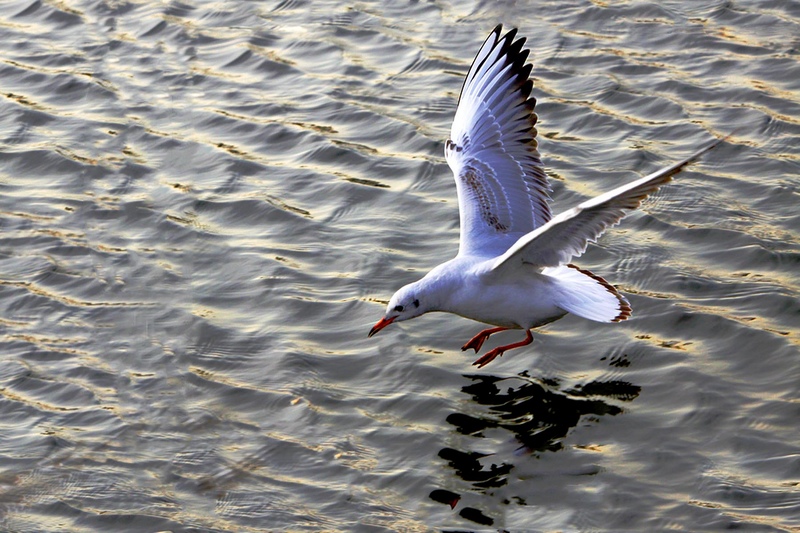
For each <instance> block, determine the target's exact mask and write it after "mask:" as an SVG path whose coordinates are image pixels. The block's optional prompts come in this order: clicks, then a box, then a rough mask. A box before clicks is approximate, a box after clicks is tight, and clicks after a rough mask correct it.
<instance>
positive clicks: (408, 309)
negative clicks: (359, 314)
mask: <svg viewBox="0 0 800 533" xmlns="http://www.w3.org/2000/svg"><path fill="white" fill-rule="evenodd" d="M417 285H418V284H417V283H411V284H409V285H406V286H405V287H403V288H402V289H400V290H399V291H397V292H396V293H394V296H392V299H391V300H389V305H387V306H386V314H384V315H383V318H381V319H380V320H378V323H377V324H375V325H374V326H373V327H372V329H371V330H369V336H370V337H372V336H373V335H375V334H376V333H378V332H379V331H380V330H382V329H383V328H385V327H386V326H388V325H389V324H391V323H392V322H402V321H403V320H408V319H410V318H416V317H418V316H419V315H421V314H423V313H426V312H427V311H428V309H427V307H426V306H425V302H424V301H423V299H422V298H421V296H420V295H419V294H418V293H419V291H418V290H417V289H418V287H417Z"/></svg>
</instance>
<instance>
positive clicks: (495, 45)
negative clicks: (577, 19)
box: [445, 26, 551, 255]
mask: <svg viewBox="0 0 800 533" xmlns="http://www.w3.org/2000/svg"><path fill="white" fill-rule="evenodd" d="M501 32H502V26H497V27H496V28H495V29H494V31H493V32H492V33H491V34H490V35H489V37H488V38H487V39H486V41H485V42H484V43H483V46H482V47H481V49H480V51H479V52H478V55H477V56H476V57H475V60H474V61H473V63H472V66H471V67H470V69H469V73H468V74H467V77H466V79H465V80H464V86H463V87H462V89H461V97H460V98H459V101H458V109H457V110H456V116H455V119H454V120H453V127H452V130H451V132H450V139H449V140H448V141H447V143H446V145H445V157H446V158H447V163H448V164H449V165H450V168H451V169H452V170H453V174H454V175H455V180H456V187H457V189H458V204H459V210H460V217H461V243H460V251H459V253H461V254H464V253H471V254H479V255H487V254H493V255H497V254H500V253H502V252H503V251H505V250H507V249H508V247H509V246H511V244H513V243H514V242H515V241H516V240H517V239H518V238H519V237H520V236H521V235H524V234H526V233H528V232H530V231H532V230H534V229H536V228H538V227H541V226H542V225H544V224H545V223H546V222H547V221H549V220H550V218H551V214H550V207H549V205H548V202H549V201H550V197H549V195H548V193H549V191H550V186H549V185H548V183H547V176H546V174H545V172H544V168H543V165H542V161H541V159H540V158H539V152H538V151H537V150H536V147H537V143H536V128H535V124H536V119H537V117H536V115H535V114H534V113H533V109H534V106H535V105H536V99H535V98H532V97H530V94H531V89H532V88H533V82H532V81H531V80H529V79H528V76H529V75H530V73H531V65H530V64H526V60H527V58H528V52H529V51H528V50H523V46H524V44H525V39H524V38H522V39H518V40H516V41H515V40H514V37H515V36H516V34H517V30H515V29H514V30H511V31H509V32H508V33H506V34H505V35H503V36H502V37H501V36H500V34H501Z"/></svg>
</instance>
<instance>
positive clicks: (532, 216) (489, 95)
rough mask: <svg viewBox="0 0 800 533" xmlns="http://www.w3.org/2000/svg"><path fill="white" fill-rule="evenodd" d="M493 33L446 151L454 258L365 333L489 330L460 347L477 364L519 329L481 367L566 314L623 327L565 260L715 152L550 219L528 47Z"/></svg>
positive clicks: (619, 310)
mask: <svg viewBox="0 0 800 533" xmlns="http://www.w3.org/2000/svg"><path fill="white" fill-rule="evenodd" d="M501 32H502V27H501V26H498V27H497V28H495V29H494V31H493V32H492V33H491V34H490V35H489V37H488V38H487V40H486V41H485V42H484V44H483V46H482V47H481V49H480V50H479V52H478V55H477V56H476V58H475V60H474V62H473V63H472V66H471V67H470V70H469V72H468V74H467V76H466V79H465V81H464V86H463V87H462V90H461V97H460V98H459V105H458V109H457V111H456V116H455V119H454V120H453V127H452V130H451V133H450V139H449V140H448V141H447V142H446V143H445V157H446V159H447V162H448V164H449V165H450V168H451V169H452V170H453V174H454V176H455V180H456V188H457V191H458V200H459V213H460V223H461V239H460V246H459V252H458V255H457V256H456V257H455V258H453V259H451V260H450V261H447V262H445V263H442V264H441V265H439V266H437V267H436V268H434V269H433V270H431V271H430V272H429V273H428V274H426V275H425V277H423V278H422V279H421V280H419V281H416V282H414V283H411V284H409V285H406V286H405V287H402V288H401V289H400V290H398V291H397V292H396V293H395V294H394V296H392V298H391V300H390V301H389V305H388V306H387V310H386V314H385V315H384V317H383V318H382V319H381V320H380V321H378V323H377V324H375V326H374V327H373V328H372V330H371V331H370V336H372V335H374V334H375V333H377V332H378V331H380V330H381V329H383V328H384V327H386V326H387V325H389V324H391V323H392V322H395V321H398V322H399V321H402V320H408V319H411V318H415V317H417V316H420V315H422V314H424V313H427V312H432V311H442V312H448V313H453V314H456V315H460V316H462V317H465V318H469V319H472V320H476V321H478V322H483V323H485V324H490V325H493V326H495V327H494V328H490V329H486V330H484V331H481V332H480V333H478V334H477V335H476V336H475V337H473V338H472V339H470V340H469V341H468V342H467V343H466V344H465V345H464V346H463V347H462V349H463V350H466V349H470V348H472V349H474V350H475V352H476V353H477V352H478V351H479V350H480V348H481V346H482V345H483V342H484V341H485V340H486V339H487V338H488V337H489V336H490V335H492V334H494V333H497V332H499V331H503V330H506V329H522V330H525V332H526V337H525V339H524V340H522V341H519V342H516V343H513V344H508V345H505V346H499V347H497V348H495V349H493V350H490V351H489V352H487V353H486V354H485V355H484V356H483V357H481V358H480V359H478V360H477V361H476V362H475V364H477V365H478V366H484V365H486V364H488V363H489V362H490V361H492V360H493V359H494V358H495V357H497V356H499V355H502V354H503V352H504V351H507V350H509V349H512V348H517V347H520V346H525V345H527V344H530V342H531V341H532V340H533V337H532V336H531V333H530V329H531V328H535V327H538V326H542V325H544V324H547V323H549V322H552V321H554V320H558V319H559V318H561V317H562V316H564V315H565V314H567V313H572V314H575V315H578V316H581V317H584V318H587V319H590V320H595V321H599V322H619V321H621V320H625V319H627V318H628V317H629V316H630V314H631V308H630V305H629V304H628V301H627V300H626V299H625V297H624V296H622V295H621V294H620V293H619V292H618V291H617V289H616V288H614V287H613V286H612V285H611V284H609V283H608V282H606V281H605V280H604V279H603V278H601V277H600V276H597V275H596V274H593V273H591V272H589V271H588V270H583V269H581V268H578V267H577V266H575V265H573V264H571V263H570V261H571V259H572V258H573V257H577V256H580V255H581V254H582V253H583V252H584V251H585V250H586V247H587V245H588V244H589V242H594V241H595V240H597V239H598V238H599V237H600V235H602V233H603V232H604V231H605V230H606V229H607V228H609V227H611V226H613V225H615V224H617V223H618V222H619V221H620V220H621V219H622V218H623V217H624V216H625V214H626V213H627V212H628V211H629V210H631V209H635V208H636V207H638V206H639V204H640V203H641V201H642V200H643V199H644V198H646V197H647V196H648V195H649V194H650V193H652V192H653V191H655V190H656V189H658V187H659V186H661V185H663V184H664V183H666V182H668V181H669V180H670V179H671V178H672V176H674V175H675V174H677V173H678V172H680V171H681V169H682V168H683V167H685V166H686V165H687V164H689V163H691V162H692V161H694V160H696V159H697V158H698V157H699V156H700V155H701V154H703V153H705V152H706V151H708V150H710V149H711V148H713V147H714V146H716V145H717V144H718V143H719V142H720V141H716V142H715V143H713V144H711V145H710V146H708V147H706V148H704V149H703V150H701V151H699V152H697V153H695V154H693V155H692V156H690V157H688V158H686V159H684V160H683V161H680V162H679V163H676V164H674V165H671V166H669V167H667V168H665V169H662V170H659V171H657V172H654V173H652V174H650V175H648V176H645V177H643V178H640V179H638V180H635V181H633V182H630V183H628V184H625V185H622V186H621V187H618V188H616V189H614V190H612V191H609V192H607V193H605V194H602V195H600V196H598V197H596V198H593V199H590V200H587V201H585V202H583V203H581V204H579V205H578V206H576V207H574V208H572V209H569V210H567V211H565V212H563V213H561V214H559V215H557V216H555V217H554V216H553V215H552V214H551V212H550V207H549V201H550V197H549V195H548V193H549V191H550V186H549V184H548V182H547V175H546V174H545V172H544V166H543V165H542V162H541V160H540V158H539V152H538V151H537V143H536V133H537V132H536V128H535V124H536V120H537V117H536V115H535V114H534V113H533V109H534V106H535V103H536V100H535V99H534V98H532V97H530V92H531V89H532V82H531V81H530V80H529V79H528V76H529V74H530V71H531V65H530V64H526V60H527V57H528V50H525V49H523V46H524V44H525V39H518V40H516V41H515V40H514V38H515V36H516V30H511V31H509V32H508V33H507V34H505V35H503V36H502V37H501Z"/></svg>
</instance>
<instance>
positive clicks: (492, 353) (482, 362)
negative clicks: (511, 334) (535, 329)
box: [472, 329, 533, 368]
mask: <svg viewBox="0 0 800 533" xmlns="http://www.w3.org/2000/svg"><path fill="white" fill-rule="evenodd" d="M525 333H527V336H526V337H525V340H522V341H519V342H515V343H513V344H506V345H505V346H498V347H497V348H495V349H494V350H489V351H488V352H486V353H485V354H484V356H483V357H481V358H480V359H478V360H477V361H475V362H474V363H472V364H473V365H477V366H478V368H483V367H485V366H486V365H488V364H489V363H491V362H492V361H493V360H494V358H495V357H497V356H498V355H503V352H505V351H506V350H511V349H513V348H519V347H521V346H527V345H529V344H530V343H532V342H533V335H531V330H529V329H526V330H525Z"/></svg>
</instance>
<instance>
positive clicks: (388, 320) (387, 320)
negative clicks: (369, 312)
mask: <svg viewBox="0 0 800 533" xmlns="http://www.w3.org/2000/svg"><path fill="white" fill-rule="evenodd" d="M395 318H397V317H396V316H393V317H392V318H381V319H380V320H378V323H377V324H375V325H374V326H372V329H371V330H369V335H367V336H368V337H372V336H373V335H375V334H376V333H378V332H379V331H380V330H382V329H383V328H385V327H386V326H388V325H389V324H391V323H392V322H394V319H395Z"/></svg>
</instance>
